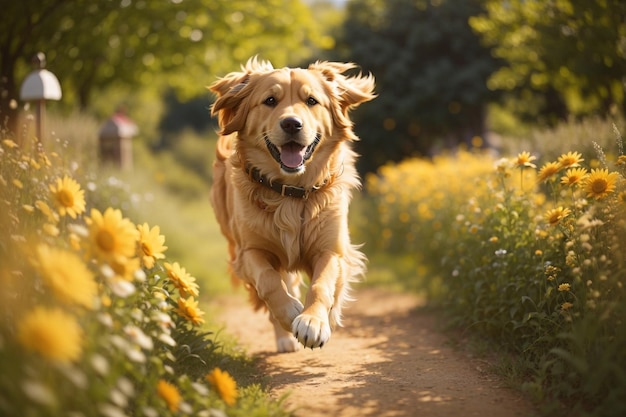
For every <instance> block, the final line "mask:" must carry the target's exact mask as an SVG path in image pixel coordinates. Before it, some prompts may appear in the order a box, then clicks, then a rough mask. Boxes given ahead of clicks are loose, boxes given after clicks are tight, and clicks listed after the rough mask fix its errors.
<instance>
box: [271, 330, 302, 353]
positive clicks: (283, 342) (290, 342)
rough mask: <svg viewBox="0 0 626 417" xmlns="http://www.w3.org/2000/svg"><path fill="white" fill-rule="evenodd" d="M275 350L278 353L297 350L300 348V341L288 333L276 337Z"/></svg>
mask: <svg viewBox="0 0 626 417" xmlns="http://www.w3.org/2000/svg"><path fill="white" fill-rule="evenodd" d="M276 350H277V351H278V353H287V352H297V351H298V350H300V343H298V341H297V340H296V338H295V337H293V336H292V335H291V333H289V334H288V335H285V336H282V337H277V338H276Z"/></svg>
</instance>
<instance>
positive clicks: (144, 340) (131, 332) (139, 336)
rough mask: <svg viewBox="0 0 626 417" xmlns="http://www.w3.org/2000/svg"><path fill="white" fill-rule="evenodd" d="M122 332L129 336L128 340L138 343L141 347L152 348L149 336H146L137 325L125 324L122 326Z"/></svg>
mask: <svg viewBox="0 0 626 417" xmlns="http://www.w3.org/2000/svg"><path fill="white" fill-rule="evenodd" d="M124 333H126V335H127V336H128V337H129V338H130V340H131V341H132V342H133V343H135V344H136V345H139V347H141V348H142V349H146V350H152V347H153V346H154V345H153V343H152V339H151V338H150V336H147V335H146V334H145V333H144V332H143V331H142V330H141V329H140V328H139V327H137V326H132V325H127V326H125V327H124Z"/></svg>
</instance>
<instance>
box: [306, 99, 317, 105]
mask: <svg viewBox="0 0 626 417" xmlns="http://www.w3.org/2000/svg"><path fill="white" fill-rule="evenodd" d="M318 103H319V101H317V100H315V98H314V97H309V98H307V99H306V104H307V105H309V106H311V107H313V106H315V105H316V104H318Z"/></svg>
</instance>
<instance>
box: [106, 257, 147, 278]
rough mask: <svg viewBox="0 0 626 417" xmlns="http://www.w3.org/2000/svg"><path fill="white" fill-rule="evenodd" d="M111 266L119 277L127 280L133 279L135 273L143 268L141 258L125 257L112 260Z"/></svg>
mask: <svg viewBox="0 0 626 417" xmlns="http://www.w3.org/2000/svg"><path fill="white" fill-rule="evenodd" d="M109 266H110V267H111V269H112V270H113V272H115V275H116V276H117V277H118V278H121V279H123V280H125V281H133V280H134V279H135V273H136V272H137V271H138V270H139V269H140V268H141V265H140V262H139V258H123V257H119V258H117V259H113V260H111V261H110V262H109Z"/></svg>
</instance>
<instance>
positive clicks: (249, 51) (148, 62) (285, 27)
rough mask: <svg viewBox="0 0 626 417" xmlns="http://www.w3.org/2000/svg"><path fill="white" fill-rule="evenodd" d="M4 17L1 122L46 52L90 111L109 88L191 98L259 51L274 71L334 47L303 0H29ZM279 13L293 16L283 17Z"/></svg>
mask: <svg viewBox="0 0 626 417" xmlns="http://www.w3.org/2000/svg"><path fill="white" fill-rule="evenodd" d="M5 3H6V4H4V5H3V9H4V10H3V12H2V13H1V14H0V26H1V27H2V28H3V30H2V31H0V72H1V74H0V76H1V84H0V91H1V92H2V94H1V95H0V117H2V120H3V121H5V119H6V118H13V117H14V116H15V114H16V111H17V108H16V102H18V101H19V100H18V97H17V95H18V91H19V83H20V82H21V80H22V79H23V78H24V77H25V76H26V74H27V73H28V71H30V66H29V62H30V59H31V57H32V56H33V55H34V54H35V53H36V52H38V51H43V52H44V53H45V54H46V56H47V61H48V68H49V69H50V70H51V71H52V72H54V73H55V74H56V75H57V77H58V78H59V80H60V82H61V85H62V88H63V94H64V102H65V103H67V104H69V105H72V104H78V105H79V106H81V107H83V108H85V107H88V106H89V103H90V102H91V100H92V99H93V97H94V94H96V92H97V91H102V90H103V89H106V88H108V87H110V86H114V85H117V86H124V87H125V88H128V89H129V91H132V90H137V89H140V88H143V87H146V86H148V87H149V88H166V87H167V88H174V89H176V91H177V92H178V93H179V94H181V95H182V96H186V97H193V96H195V95H197V94H198V93H199V92H201V91H202V90H203V88H204V87H205V86H206V85H208V84H209V83H210V82H212V80H213V79H214V78H215V76H216V75H221V74H223V73H225V72H226V71H230V70H233V69H235V68H237V67H238V66H239V65H240V64H241V63H242V62H244V61H245V60H247V59H248V58H249V57H250V56H252V55H256V54H258V55H260V56H262V57H263V58H266V59H270V60H272V61H273V62H274V63H275V65H278V66H282V65H287V64H288V63H294V62H296V63H297V62H300V61H302V60H304V59H305V58H307V57H309V56H311V55H312V53H313V51H315V50H318V49H320V48H322V49H323V48H329V47H332V46H333V44H332V39H330V38H328V37H326V36H324V35H323V33H322V30H321V28H320V26H319V25H318V24H317V23H316V22H315V20H314V19H312V18H310V16H311V12H310V10H309V8H308V7H307V6H306V5H305V4H304V3H303V2H302V1H300V0H266V1H263V2H258V1H256V0H169V1H151V2H148V1H145V0H107V1H97V2H93V1H90V0H36V1H35V0H24V1H19V2H5ZM276 10H281V11H288V12H281V13H276Z"/></svg>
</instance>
